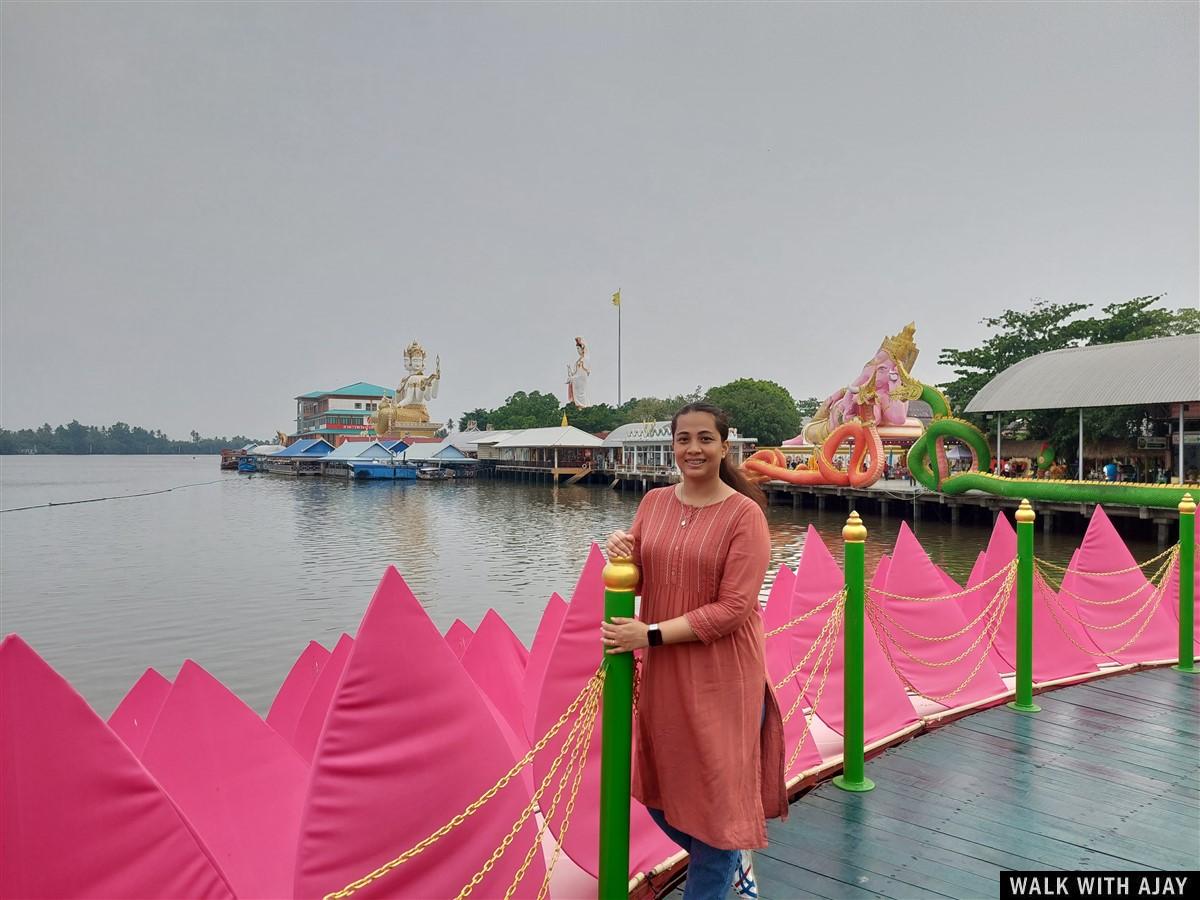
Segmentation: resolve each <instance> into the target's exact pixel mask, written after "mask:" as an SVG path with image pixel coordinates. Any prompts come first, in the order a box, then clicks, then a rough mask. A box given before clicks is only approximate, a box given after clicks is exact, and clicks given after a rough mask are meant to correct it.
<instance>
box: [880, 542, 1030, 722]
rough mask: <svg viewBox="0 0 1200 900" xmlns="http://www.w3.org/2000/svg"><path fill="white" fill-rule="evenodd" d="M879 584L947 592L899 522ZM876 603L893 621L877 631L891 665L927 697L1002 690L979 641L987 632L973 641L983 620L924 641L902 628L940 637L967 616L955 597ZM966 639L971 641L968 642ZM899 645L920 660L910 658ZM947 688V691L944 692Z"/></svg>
mask: <svg viewBox="0 0 1200 900" xmlns="http://www.w3.org/2000/svg"><path fill="white" fill-rule="evenodd" d="M884 589H885V590H886V591H887V592H889V593H891V594H899V595H903V596H908V597H920V598H923V599H931V598H937V597H944V596H946V594H949V593H950V591H949V590H947V588H946V584H945V582H944V581H943V580H942V578H941V576H939V575H938V573H937V569H935V568H934V565H933V563H932V562H930V560H929V557H928V556H927V555H926V554H925V550H924V548H922V547H921V544H920V543H919V542H918V541H917V539H916V537H915V536H914V535H913V533H912V531H911V530H910V529H909V527H908V524H907V523H904V522H902V523H901V524H900V533H899V535H898V537H897V538H896V549H895V552H894V553H893V554H892V560H891V564H890V566H889V567H888V572H887V581H886V582H885V584H884ZM880 605H881V606H882V607H883V609H884V610H885V611H886V612H887V613H888V615H890V616H891V618H892V619H894V620H895V622H888V621H887V620H886V619H885V620H883V622H884V624H885V625H886V628H885V629H884V631H885V632H886V633H881V634H880V635H879V637H880V638H882V639H883V640H884V641H886V642H887V646H888V649H889V650H890V654H891V658H892V662H893V664H894V665H895V666H896V668H897V669H898V670H899V671H900V672H902V673H903V674H904V676H905V678H907V680H908V681H909V683H911V684H912V685H913V686H914V687H915V688H916V689H917V690H919V691H920V692H921V693H922V694H923V695H925V696H927V697H931V698H933V699H937V698H938V697H945V699H937V702H938V703H942V704H943V705H946V706H950V707H957V706H966V705H968V704H971V703H974V702H978V701H980V700H985V699H989V698H992V697H995V696H997V695H999V694H1003V693H1005V691H1006V688H1005V686H1004V682H1003V681H1001V680H1000V676H999V674H997V672H996V669H995V667H994V666H992V664H991V663H990V662H989V661H988V660H987V658H986V657H987V652H988V651H987V648H986V646H985V645H984V643H983V641H986V640H987V638H986V637H985V638H982V639H981V640H980V641H979V642H978V643H976V639H977V638H979V636H980V632H981V630H982V629H984V628H985V627H986V624H987V623H986V622H981V623H979V624H978V625H977V626H976V627H975V628H973V629H971V630H969V631H967V632H966V633H965V634H961V635H958V636H957V637H953V638H949V639H947V640H938V641H929V640H924V639H922V638H917V637H913V636H912V635H910V634H909V633H908V632H907V631H905V629H906V628H907V629H908V631H912V632H915V633H916V634H919V635H924V636H928V637H946V636H947V635H950V634H952V633H954V632H956V631H958V630H960V629H962V628H963V627H964V626H965V625H966V624H967V619H966V617H965V616H964V615H963V611H962V607H961V606H959V604H958V603H957V602H955V601H953V600H949V601H946V602H943V603H928V602H916V601H912V600H897V599H894V598H892V597H889V596H887V595H883V596H882V597H881V599H880ZM897 623H898V624H897ZM972 644H975V646H974V647H972ZM905 650H907V651H908V653H911V654H912V655H913V656H916V657H918V658H919V659H920V660H923V662H918V661H916V660H914V659H912V658H910V657H909V656H908V655H907V654H906V653H905V652H904V651H905ZM964 653H965V656H963V658H962V659H960V660H958V661H957V662H954V663H952V664H949V665H943V666H932V665H929V664H928V663H947V662H949V661H950V660H952V659H954V658H955V657H958V656H960V655H962V654H964ZM981 657H983V658H982V659H981ZM950 694H952V696H946V695H950Z"/></svg>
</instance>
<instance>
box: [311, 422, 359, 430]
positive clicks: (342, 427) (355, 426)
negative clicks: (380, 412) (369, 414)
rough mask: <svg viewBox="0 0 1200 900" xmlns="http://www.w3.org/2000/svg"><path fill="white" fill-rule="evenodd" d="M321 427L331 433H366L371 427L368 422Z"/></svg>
mask: <svg viewBox="0 0 1200 900" xmlns="http://www.w3.org/2000/svg"><path fill="white" fill-rule="evenodd" d="M321 427H322V428H327V429H329V430H331V431H366V430H367V429H368V428H370V427H371V426H370V425H368V424H367V423H366V422H355V423H352V424H349V425H348V424H346V423H345V422H328V423H326V424H325V425H322V426H321Z"/></svg>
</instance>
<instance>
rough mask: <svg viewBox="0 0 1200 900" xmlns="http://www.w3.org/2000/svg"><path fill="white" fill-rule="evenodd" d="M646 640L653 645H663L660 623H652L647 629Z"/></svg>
mask: <svg viewBox="0 0 1200 900" xmlns="http://www.w3.org/2000/svg"><path fill="white" fill-rule="evenodd" d="M646 642H647V643H648V644H649V645H650V646H651V647H661V646H662V642H663V636H662V631H661V630H660V629H659V627H658V625H651V626H650V627H649V628H647V629H646Z"/></svg>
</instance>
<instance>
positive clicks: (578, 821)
mask: <svg viewBox="0 0 1200 900" xmlns="http://www.w3.org/2000/svg"><path fill="white" fill-rule="evenodd" d="M603 569H604V555H603V554H602V553H601V552H600V548H599V547H597V546H596V545H595V544H593V545H592V549H591V552H590V553H589V554H588V559H587V563H586V564H585V565H584V567H583V571H582V572H581V573H580V575H579V581H578V582H577V583H576V585H575V591H574V593H573V594H572V595H571V603H570V605H569V606H568V607H567V614H566V617H565V618H564V619H563V623H562V627H561V628H560V629H559V633H558V638H557V640H556V641H555V643H554V647H553V649H552V651H551V654H550V661H549V664H548V665H547V667H546V677H545V681H544V682H543V684H542V691H541V697H540V700H539V703H538V707H537V709H538V712H537V719H536V726H535V729H534V730H535V733H536V734H537V735H539V736H540V735H544V734H545V733H546V732H547V731H549V730H550V728H551V726H552V725H553V724H554V723H555V722H557V721H558V718H559V716H561V715H562V714H563V712H564V711H565V710H566V708H567V707H568V706H570V704H571V702H572V701H573V700H574V699H575V697H576V696H577V695H578V694H579V692H580V691H581V690H582V689H583V687H584V685H585V684H586V683H587V680H588V679H589V678H590V677H591V676H592V675H594V674H595V673H596V669H597V668H598V667H599V666H600V663H601V660H602V651H601V646H600V639H599V625H600V622H601V621H602V620H603V619H604V582H603V580H602V578H601V572H602V571H603ZM568 728H569V726H568ZM568 728H564V729H563V731H562V732H560V733H559V735H558V737H557V738H556V739H555V740H554V741H552V742H551V743H550V744H549V745H547V747H546V750H545V752H543V753H541V754H539V755H538V757H537V759H536V760H535V767H536V768H535V772H534V779H535V780H536V781H537V782H539V783H540V782H541V780H542V778H543V777H545V775H546V772H547V771H548V770H549V767H550V763H551V762H552V761H553V759H554V757H555V756H556V755H557V753H558V750H559V749H560V748H561V747H562V741H563V738H564V735H565V734H566V731H567V730H568ZM560 771H561V770H560ZM561 808H562V804H561V803H560V804H559V809H560V812H559V813H557V814H556V815H555V817H554V820H553V822H552V823H551V827H552V828H554V830H555V835H556V836H557V835H558V830H557V825H558V824H559V823H560V822H561V818H562V813H561ZM599 828H600V718H599V716H597V718H596V725H595V729H594V732H593V735H592V743H591V746H590V748H589V750H588V759H587V767H586V770H585V773H584V777H583V781H582V783H581V784H580V787H579V796H578V797H577V799H576V801H575V811H574V813H573V814H572V816H571V824H570V829H569V830H568V832H567V834H566V839H565V841H564V843H563V849H564V850H565V851H566V853H567V854H568V855H569V856H570V857H571V859H573V860H574V861H575V863H576V864H577V865H578V866H579V867H580V868H581V869H583V870H584V871H586V872H588V873H589V874H592V875H598V868H599V867H598V862H599V860H598V852H599V839H600V837H599ZM678 849H679V848H678V847H677V846H676V845H675V844H674V843H672V842H671V840H670V839H669V838H668V837H667V836H666V835H665V834H663V832H662V831H661V830H660V829H659V828H658V826H657V825H655V824H654V820H653V819H651V818H650V815H649V813H647V812H646V808H645V807H644V806H642V805H641V804H640V803H638V802H637V801H636V800H634V801H632V808H631V811H630V839H629V865H630V874H633V873H634V872H643V871H648V870H650V869H651V868H653V867H654V866H656V865H658V864H659V863H660V862H662V861H663V860H665V859H667V858H668V857H670V856H671V855H673V854H674V853H675V852H676V851H677V850H678Z"/></svg>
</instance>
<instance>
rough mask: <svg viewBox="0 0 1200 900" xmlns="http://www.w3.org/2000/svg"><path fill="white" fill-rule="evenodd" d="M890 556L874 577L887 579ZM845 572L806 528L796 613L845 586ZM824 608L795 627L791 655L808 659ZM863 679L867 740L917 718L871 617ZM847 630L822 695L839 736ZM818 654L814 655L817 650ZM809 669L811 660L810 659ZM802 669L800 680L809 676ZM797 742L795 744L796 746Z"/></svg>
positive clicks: (813, 687) (826, 717) (826, 716)
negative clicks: (885, 654) (881, 644)
mask: <svg viewBox="0 0 1200 900" xmlns="http://www.w3.org/2000/svg"><path fill="white" fill-rule="evenodd" d="M889 565H890V560H889V559H888V557H887V556H884V557H883V558H882V559H880V561H879V565H878V566H877V567H876V569H875V573H876V578H886V577H887V570H888V567H889ZM845 580H846V579H845V573H844V572H843V570H842V567H841V566H839V565H838V563H837V561H836V560H834V558H833V556H832V555H831V554H830V552H829V549H828V548H827V547H826V546H825V542H824V541H822V540H821V537H820V535H819V534H817V531H816V529H815V528H813V527H812V526H811V525H810V526H809V528H808V535H807V536H806V537H805V539H804V556H803V557H802V558H801V559H800V566H799V568H798V569H797V571H796V591H795V594H794V595H793V598H792V615H793V616H798V615H801V614H802V613H803V612H805V611H806V610H808V609H812V608H813V607H814V606H816V605H817V604H819V603H821V602H823V601H824V600H825V599H826V598H828V597H830V596H832V595H833V594H835V593H837V592H838V591H840V590H841V589H842V587H843V585H844V584H845ZM824 616H825V614H824V612H821V613H818V614H816V615H815V616H812V617H811V618H809V619H805V620H804V622H803V623H801V624H800V625H799V626H797V628H796V629H794V630H795V631H796V634H795V635H794V636H793V638H792V657H793V658H794V659H795V661H796V662H799V661H800V660H801V659H803V658H804V654H805V653H807V652H808V648H809V647H810V646H811V645H812V642H813V641H814V640H816V637H817V634H818V632H819V631H820V630H821V625H822V624H824V620H825V619H824ZM863 627H864V632H863V680H864V684H865V685H866V690H865V691H864V707H863V736H864V739H865V741H866V743H868V744H869V743H871V742H872V741H877V740H879V739H880V738H883V737H886V736H888V735H891V734H895V733H896V732H897V731H902V730H904V729H905V728H907V727H908V726H909V725H913V724H915V723H916V722H917V721H918V717H917V713H916V711H915V710H914V709H913V705H912V703H911V702H910V701H909V699H908V694H907V693H906V692H905V690H904V685H903V684H901V683H900V679H899V678H897V677H896V673H895V672H893V671H892V667H891V666H890V665H889V664H888V661H887V657H885V656H884V655H883V650H882V648H881V647H880V646H879V641H878V639H877V638H876V637H875V632H874V630H873V629H872V628H871V623H870V621H869V620H866V621H864V623H863ZM843 639H844V632H842V633H841V634H839V636H838V643H839V646H838V648H837V651H836V652H835V653H834V657H833V662H832V663H831V664H830V666H829V675H828V676H827V678H826V682H825V691H824V693H823V694H822V696H821V703H820V707H819V708H818V710H817V714H818V715H819V716H820V717H821V719H822V721H824V722H825V723H826V724H827V725H828V726H829V727H830V728H832V729H833V730H834V731H837V732H838V733H839V734H840V733H841V732H842V731H843V729H844V728H845V714H844V703H843V696H844V693H845V681H846V668H845V655H844V652H843V647H844V646H845V644H844V641H843ZM814 658H815V654H814ZM810 667H811V660H810ZM807 677H808V676H807V673H804V674H803V675H802V677H801V678H800V682H801V683H803V680H804V679H805V678H807ZM820 677H821V676H820V673H819V672H818V673H817V676H816V677H815V678H814V679H813V681H812V683H811V684H810V685H809V693H808V697H807V699H808V701H809V702H810V703H812V702H814V701H815V700H816V692H817V688H818V686H819V680H820ZM793 746H794V744H793Z"/></svg>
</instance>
